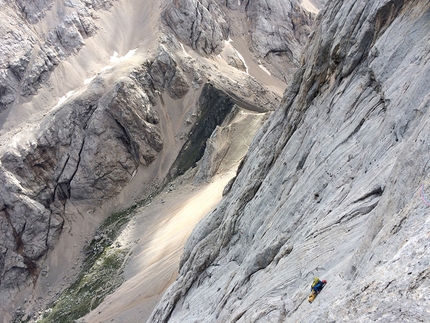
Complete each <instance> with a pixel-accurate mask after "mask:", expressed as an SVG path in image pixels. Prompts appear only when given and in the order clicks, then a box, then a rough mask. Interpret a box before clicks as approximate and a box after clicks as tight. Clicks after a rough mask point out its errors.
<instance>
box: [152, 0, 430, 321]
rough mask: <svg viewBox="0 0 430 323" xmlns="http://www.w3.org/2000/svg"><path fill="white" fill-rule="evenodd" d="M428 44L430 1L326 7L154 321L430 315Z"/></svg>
mask: <svg viewBox="0 0 430 323" xmlns="http://www.w3.org/2000/svg"><path fill="white" fill-rule="evenodd" d="M429 44H430V4H429V2H428V1H426V0H413V1H403V0H375V1H353V0H335V1H329V2H327V6H326V8H325V9H324V11H323V12H322V13H321V14H320V19H319V21H318V24H317V27H316V29H315V31H314V32H313V33H312V36H311V40H310V44H309V46H308V47H307V48H306V49H305V51H304V56H303V59H302V66H301V68H300V69H299V70H298V71H297V73H296V74H295V76H294V80H293V82H292V85H291V86H290V87H289V88H288V90H287V91H286V92H285V94H284V96H283V99H282V102H281V104H280V107H279V109H277V110H276V111H275V113H274V114H272V115H271V117H270V118H269V120H268V121H267V122H266V123H265V124H264V126H263V127H262V128H261V129H260V131H259V132H258V133H257V135H256V137H255V138H254V140H253V143H252V144H251V146H250V147H249V150H248V153H247V155H246V157H245V159H244V161H243V162H242V164H241V166H240V167H239V170H238V173H237V176H236V177H235V179H234V181H233V182H232V183H231V185H230V186H229V187H227V188H226V191H225V196H224V198H223V200H222V201H221V202H220V204H219V205H218V206H217V208H216V209H215V210H214V211H212V212H211V213H210V214H209V215H208V216H206V217H205V218H204V220H203V221H201V222H200V223H199V224H198V226H197V227H196V228H195V229H194V231H193V233H192V235H191V237H190V239H189V240H188V241H187V243H186V245H185V250H184V253H183V256H182V258H181V265H180V272H179V276H178V278H177V280H176V281H175V282H174V283H173V284H172V285H171V286H170V288H169V289H168V291H167V292H166V293H165V295H164V297H163V299H162V300H161V301H160V303H159V304H158V305H157V307H156V309H155V310H154V312H153V314H152V316H151V318H150V319H149V321H148V322H370V321H375V322H425V321H427V320H428V317H429V307H428V304H429V302H430V297H429V295H428V292H427V291H428V290H429V288H430V269H429V268H430V267H429V263H430V249H429V237H430V217H429V215H428V214H429V211H428V207H429V205H430V201H429V200H428V198H427V197H426V196H428V195H427V194H429V192H430V178H429V170H430V168H429V148H430V146H429V144H430V136H429V134H430V131H429V129H430V125H429V120H430V109H429V107H430V97H429V93H430V85H429V84H430V47H429V46H430V45H429ZM316 276H317V277H320V278H321V279H326V280H327V281H328V285H327V286H326V287H325V288H324V289H323V291H322V293H321V294H320V295H319V296H318V297H317V298H316V300H315V302H314V303H313V304H309V303H308V302H307V297H308V294H309V286H310V283H311V282H312V280H313V278H314V277H316Z"/></svg>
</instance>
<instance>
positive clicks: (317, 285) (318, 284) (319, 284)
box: [308, 277, 327, 303]
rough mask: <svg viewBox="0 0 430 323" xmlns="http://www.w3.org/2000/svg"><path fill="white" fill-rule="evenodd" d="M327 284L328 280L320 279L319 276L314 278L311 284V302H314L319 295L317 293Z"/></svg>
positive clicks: (309, 299)
mask: <svg viewBox="0 0 430 323" xmlns="http://www.w3.org/2000/svg"><path fill="white" fill-rule="evenodd" d="M325 284H327V281H326V280H320V279H319V278H318V277H315V278H314V281H313V282H312V285H311V294H310V295H309V298H308V301H309V303H312V302H313V301H314V300H315V297H317V295H318V294H319V293H320V292H321V290H322V289H323V288H324V286H325Z"/></svg>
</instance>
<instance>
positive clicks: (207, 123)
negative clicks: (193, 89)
mask: <svg viewBox="0 0 430 323" xmlns="http://www.w3.org/2000/svg"><path fill="white" fill-rule="evenodd" d="M198 105H199V109H198V110H199V115H198V116H197V120H196V126H195V127H194V129H193V131H192V133H191V134H190V136H189V139H188V140H187V141H186V142H185V144H184V146H183V147H182V149H181V151H180V153H179V154H178V157H177V158H176V160H175V162H174V163H173V165H172V169H171V171H170V177H172V178H174V177H176V176H178V175H182V174H184V173H185V171H187V170H188V169H190V168H192V167H195V166H196V163H197V162H198V161H199V160H200V159H201V158H202V156H203V154H204V152H205V149H206V141H207V139H208V138H209V137H210V136H211V135H212V133H213V132H214V130H215V129H216V127H217V126H219V125H221V124H222V122H223V121H224V119H225V117H226V116H227V115H228V114H229V113H230V112H231V110H232V108H233V106H234V102H233V100H232V99H231V98H230V97H229V96H228V95H226V94H225V93H223V92H222V91H221V90H219V89H217V88H215V87H214V86H213V85H211V84H205V86H204V87H203V90H202V94H201V95H200V99H199V101H198Z"/></svg>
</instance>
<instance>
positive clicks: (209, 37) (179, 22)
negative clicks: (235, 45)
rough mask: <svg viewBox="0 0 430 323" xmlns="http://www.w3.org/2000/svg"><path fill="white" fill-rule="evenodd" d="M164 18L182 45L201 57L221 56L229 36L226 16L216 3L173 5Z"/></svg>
mask: <svg viewBox="0 0 430 323" xmlns="http://www.w3.org/2000/svg"><path fill="white" fill-rule="evenodd" d="M163 18H164V21H165V24H166V25H167V26H169V27H170V28H171V29H172V31H174V33H175V34H176V36H177V37H178V38H179V40H180V41H182V42H184V43H185V44H187V45H189V46H190V47H192V48H193V49H195V50H196V51H197V52H199V53H200V54H202V55H211V54H219V52H220V51H221V50H222V47H223V43H224V40H225V39H227V37H228V34H229V26H228V24H227V23H226V21H225V15H224V13H223V12H222V11H221V9H220V8H219V6H218V5H217V4H216V3H215V2H214V1H206V0H203V1H198V0H186V1H173V2H172V3H171V4H169V6H168V7H167V8H166V10H165V11H164V14H163Z"/></svg>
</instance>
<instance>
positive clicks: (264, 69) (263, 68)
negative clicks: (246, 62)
mask: <svg viewBox="0 0 430 323" xmlns="http://www.w3.org/2000/svg"><path fill="white" fill-rule="evenodd" d="M258 66H259V67H260V68H261V69H262V70H263V71H265V72H266V73H267V74H269V75H272V74H271V73H270V71H269V70H268V69H267V68H265V67H264V66H263V65H261V64H258Z"/></svg>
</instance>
